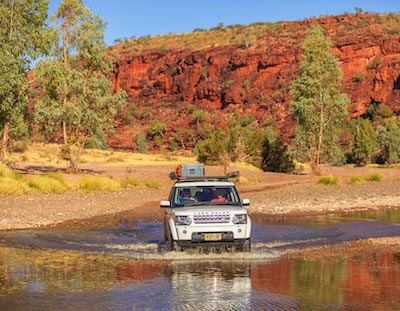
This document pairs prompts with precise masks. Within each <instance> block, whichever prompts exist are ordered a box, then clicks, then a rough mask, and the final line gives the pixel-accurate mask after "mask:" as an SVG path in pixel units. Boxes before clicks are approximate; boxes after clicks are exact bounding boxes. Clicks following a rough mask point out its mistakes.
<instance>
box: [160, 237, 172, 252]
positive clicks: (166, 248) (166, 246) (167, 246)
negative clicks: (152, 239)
mask: <svg viewBox="0 0 400 311" xmlns="http://www.w3.org/2000/svg"><path fill="white" fill-rule="evenodd" d="M158 249H159V251H160V252H161V253H166V252H170V251H171V250H172V248H171V243H170V242H169V240H167V239H165V238H164V239H162V240H161V241H160V244H159V245H158Z"/></svg>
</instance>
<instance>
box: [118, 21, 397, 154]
mask: <svg viewBox="0 0 400 311" xmlns="http://www.w3.org/2000/svg"><path fill="white" fill-rule="evenodd" d="M314 22H317V23H320V24H321V25H322V26H323V28H324V29H325V33H326V35H327V36H328V37H329V38H330V39H331V40H332V42H333V44H334V48H333V50H332V52H333V53H334V54H335V55H336V56H337V57H338V59H339V60H340V63H339V65H340V67H341V68H342V70H343V76H344V81H343V88H342V91H343V92H345V93H347V94H348V95H349V97H350V99H351V105H350V111H351V113H352V115H353V116H354V117H356V116H359V115H361V114H363V113H364V112H365V110H366V108H367V107H368V106H369V105H370V104H371V103H383V104H385V105H387V106H389V107H390V108H391V109H392V110H393V111H394V112H395V113H397V114H399V113H400V18H398V17H397V15H393V16H392V17H390V16H389V17H388V16H380V15H376V14H357V15H342V16H329V17H322V18H317V19H310V20H304V21H300V22H290V23H283V24H281V25H280V27H277V28H276V29H275V30H274V31H271V32H266V33H265V35H263V36H261V37H260V38H259V39H258V40H257V41H256V42H253V43H252V44H250V45H246V44H236V45H225V46H213V47H208V48H204V49H201V50H191V49H188V48H187V49H181V50H170V49H163V50H161V49H157V50H155V49H152V50H147V51H144V52H140V53H137V52H129V51H128V50H126V49H125V50H124V49H121V50H120V51H119V53H120V59H119V60H118V61H117V62H116V63H115V65H114V72H113V77H112V79H113V83H114V88H115V89H116V90H118V89H124V90H125V91H126V92H127V94H128V102H129V104H128V106H127V107H126V110H125V111H124V113H123V114H122V115H121V118H120V120H119V125H118V128H117V135H116V136H115V137H114V138H112V139H111V145H113V146H114V147H120V148H121V147H122V148H133V146H134V137H135V136H136V134H137V133H138V132H139V131H143V129H144V131H145V129H146V127H147V126H148V124H149V123H150V122H151V120H159V121H160V122H165V123H166V124H167V125H168V127H167V129H165V131H164V132H163V137H166V138H167V137H169V136H171V135H173V134H174V133H175V134H176V135H181V136H182V141H185V142H186V143H185V145H184V146H185V147H190V146H191V145H194V144H195V142H196V140H197V139H198V138H199V134H198V131H196V129H198V127H199V126H200V125H199V120H196V119H195V118H193V117H192V113H193V111H195V110H203V111H204V112H206V117H205V118H203V119H202V120H201V122H203V123H210V124H213V126H214V127H217V126H222V127H223V126H225V125H226V124H227V122H228V120H229V119H230V118H231V117H232V115H233V114H240V115H253V116H254V117H255V118H256V119H257V120H258V121H259V124H262V123H263V122H264V121H266V120H267V121H269V122H270V123H271V124H274V125H275V128H276V130H277V131H279V133H280V134H281V135H282V137H284V138H286V139H288V138H289V137H290V136H291V135H292V134H293V125H294V123H293V120H292V117H291V108H290V100H291V98H290V94H289V85H290V82H291V81H292V80H293V79H294V77H295V76H296V73H297V72H298V70H299V61H300V58H301V52H302V47H301V44H302V41H303V38H304V36H305V35H306V33H307V29H308V26H309V24H310V23H314ZM127 116H128V117H127ZM178 129H181V130H180V132H179V133H177V132H178ZM182 129H186V130H182ZM190 129H192V130H193V129H195V131H194V133H188V131H189V130H190Z"/></svg>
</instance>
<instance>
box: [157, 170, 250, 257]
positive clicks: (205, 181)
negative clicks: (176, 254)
mask: <svg viewBox="0 0 400 311" xmlns="http://www.w3.org/2000/svg"><path fill="white" fill-rule="evenodd" d="M170 176H171V179H176V182H175V183H174V185H173V186H172V189H171V193H170V196H169V200H168V201H161V202H160V206H161V207H162V208H164V209H165V217H164V223H163V226H164V240H163V242H162V243H161V250H162V251H169V250H175V251H181V250H183V249H185V248H193V247H199V246H201V247H206V248H211V249H218V250H220V249H237V250H241V251H245V252H249V251H250V234H251V220H250V218H249V216H248V215H247V211H246V210H245V209H244V208H243V206H245V205H249V204H250V200H249V199H243V200H242V201H241V200H240V197H239V194H238V192H237V190H236V188H235V185H234V184H233V182H231V181H229V180H228V178H232V177H237V176H238V172H236V173H232V174H228V175H226V176H204V167H203V165H202V164H198V163H197V164H182V165H178V167H177V169H176V172H173V173H171V174H170Z"/></svg>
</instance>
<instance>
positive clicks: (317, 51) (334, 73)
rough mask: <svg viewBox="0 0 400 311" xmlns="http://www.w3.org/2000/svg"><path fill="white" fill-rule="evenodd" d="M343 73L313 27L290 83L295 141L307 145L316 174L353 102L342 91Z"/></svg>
mask: <svg viewBox="0 0 400 311" xmlns="http://www.w3.org/2000/svg"><path fill="white" fill-rule="evenodd" d="M342 79H343V74H342V71H341V69H340V68H339V66H338V60H337V58H336V57H334V56H333V54H332V42H331V41H330V39H329V38H325V36H324V34H323V31H322V28H321V26H319V25H316V24H313V25H311V26H310V27H309V32H308V34H307V35H306V37H305V38H304V42H303V53H302V55H301V62H300V72H299V74H298V75H297V77H296V79H295V80H293V81H292V83H291V96H292V98H293V102H292V106H293V115H294V119H295V120H296V121H297V125H298V126H297V128H296V134H295V135H296V138H297V142H298V143H299V144H304V145H305V147H306V150H307V153H308V159H309V160H310V161H311V166H312V169H313V172H314V173H319V165H320V163H321V159H322V158H323V157H324V156H325V157H326V156H327V155H329V151H330V150H331V148H333V146H334V145H335V144H336V143H337V141H338V129H339V128H340V127H339V125H340V123H341V122H342V121H343V120H344V118H345V117H346V115H347V105H348V104H349V102H350V100H349V98H348V96H347V95H346V94H343V93H341V92H340V88H341V83H342Z"/></svg>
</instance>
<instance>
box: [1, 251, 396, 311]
mask: <svg viewBox="0 0 400 311" xmlns="http://www.w3.org/2000/svg"><path fill="white" fill-rule="evenodd" d="M193 256H195V255H193ZM399 292H400V259H399V255H396V254H371V255H368V256H367V255H365V254H364V255H357V256H352V257H350V258H348V259H344V258H337V259H335V260H288V259H280V260H275V261H264V262H261V261H257V262H255V261H246V260H223V261H212V260H207V261H196V260H190V261H163V260H137V259H120V258H115V257H112V256H103V255H87V254H80V253H70V252H56V251H40V250H36V251H35V250H18V249H11V248H0V305H1V307H2V310H26V309H29V310H44V309H48V307H49V306H53V305H54V306H57V308H58V309H59V310H128V309H129V310H132V309H134V310H249V309H252V310H273V309H279V310H338V309H340V310H371V309H374V310H397V308H398V306H399V305H400V297H399ZM57 308H56V309H57Z"/></svg>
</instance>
